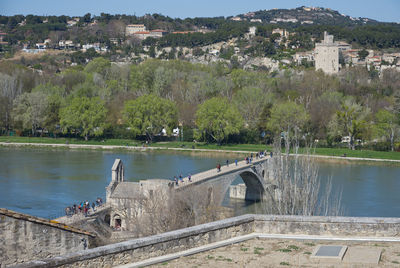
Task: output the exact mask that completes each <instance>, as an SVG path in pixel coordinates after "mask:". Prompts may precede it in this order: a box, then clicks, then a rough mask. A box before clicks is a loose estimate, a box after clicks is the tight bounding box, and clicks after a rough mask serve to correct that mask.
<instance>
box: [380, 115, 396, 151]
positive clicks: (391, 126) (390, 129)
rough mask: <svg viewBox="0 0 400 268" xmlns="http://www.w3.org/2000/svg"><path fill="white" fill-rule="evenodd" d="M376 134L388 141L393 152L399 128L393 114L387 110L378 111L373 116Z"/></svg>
mask: <svg viewBox="0 0 400 268" xmlns="http://www.w3.org/2000/svg"><path fill="white" fill-rule="evenodd" d="M375 117H376V127H377V129H378V133H379V134H380V135H383V136H385V137H386V139H388V140H389V141H390V149H391V150H392V151H394V140H395V138H396V136H397V135H398V133H399V129H400V126H399V124H398V122H399V121H398V118H397V116H396V114H395V113H393V112H391V111H388V110H384V109H382V110H379V111H378V113H377V114H376V115H375Z"/></svg>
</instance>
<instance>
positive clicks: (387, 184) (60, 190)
mask: <svg viewBox="0 0 400 268" xmlns="http://www.w3.org/2000/svg"><path fill="white" fill-rule="evenodd" d="M115 158H121V159H122V161H123V162H124V165H125V176H126V179H127V180H129V181H137V180H139V179H151V178H165V179H168V178H169V179H171V178H173V176H175V175H176V176H178V175H179V174H181V173H182V175H183V176H186V175H187V174H188V173H192V174H194V173H197V172H200V171H204V170H207V169H210V168H215V166H216V164H217V163H221V164H223V163H225V160H226V159H227V158H229V159H230V160H231V161H232V160H234V158H235V156H234V155H223V154H215V155H213V154H197V153H196V154H193V153H174V152H172V153H171V152H166V151H161V152H110V151H108V152H107V151H86V150H83V151H70V150H56V151H54V150H43V149H16V148H0V207H5V208H8V209H12V210H16V211H20V212H23V213H28V214H31V215H36V216H41V217H57V216H61V214H62V213H63V209H64V207H66V206H69V205H72V204H73V203H75V202H79V201H83V200H88V201H93V200H95V199H96V198H97V197H102V198H103V199H104V197H105V187H106V186H107V184H108V183H109V180H110V176H111V166H112V164H113V162H114V159H115ZM319 167H320V178H321V182H322V185H321V187H324V183H325V182H326V180H327V179H328V178H329V176H332V180H333V186H334V189H342V191H343V194H342V203H343V205H344V207H345V208H346V215H351V216H383V217H399V216H400V206H399V204H400V194H398V190H399V189H400V167H391V166H372V165H360V164H357V165H338V164H329V163H321V164H319ZM240 182H241V180H240V179H238V180H236V181H235V183H240ZM225 204H227V205H228V206H230V207H234V208H235V214H236V215H240V214H244V213H260V211H261V209H260V208H259V204H258V205H249V204H248V203H246V202H244V201H240V200H239V201H237V200H230V201H229V200H228V201H226V203H225Z"/></svg>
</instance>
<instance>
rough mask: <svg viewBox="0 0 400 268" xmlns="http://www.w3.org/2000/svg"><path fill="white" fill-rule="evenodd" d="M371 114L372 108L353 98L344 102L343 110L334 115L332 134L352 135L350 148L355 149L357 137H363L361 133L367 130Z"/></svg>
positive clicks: (331, 124) (330, 125) (331, 126)
mask: <svg viewBox="0 0 400 268" xmlns="http://www.w3.org/2000/svg"><path fill="white" fill-rule="evenodd" d="M369 114H370V109H369V108H367V107H363V106H361V105H360V104H358V103H356V102H354V101H353V100H352V99H351V98H348V99H346V100H345V101H344V102H343V103H342V107H341V110H339V111H337V112H336V114H335V115H334V116H333V118H332V120H331V122H330V124H329V129H330V135H331V136H338V135H339V136H340V135H341V136H346V135H348V136H349V137H350V142H349V149H350V148H351V149H352V150H354V149H355V139H358V138H362V136H361V134H362V133H363V132H364V133H365V131H366V130H367V127H368V125H367V121H366V118H367V117H368V116H369Z"/></svg>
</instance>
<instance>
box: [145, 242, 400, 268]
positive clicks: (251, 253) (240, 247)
mask: <svg viewBox="0 0 400 268" xmlns="http://www.w3.org/2000/svg"><path fill="white" fill-rule="evenodd" d="M318 245H345V246H348V251H347V253H346V254H348V253H349V250H350V249H357V250H361V251H362V252H364V253H363V254H364V255H363V254H360V257H361V259H362V260H364V261H365V262H368V257H370V256H371V255H373V252H375V253H376V252H379V251H381V257H380V261H379V264H378V265H377V264H372V263H370V264H368V263H364V264H362V263H351V261H350V260H349V254H348V256H346V254H345V255H344V258H343V261H335V260H331V261H329V260H319V261H318V260H315V259H312V258H310V256H311V254H312V252H313V251H314V249H315V248H316V247H317V246H318ZM375 255H376V254H375ZM377 256H379V254H378V255H377ZM378 258H379V257H378ZM288 266H292V267H363V268H366V267H400V243H397V242H349V241H310V240H307V241H305V240H277V239H254V240H249V241H246V242H242V243H238V244H234V245H231V246H227V247H222V248H219V249H215V250H210V251H206V252H203V253H199V254H195V255H192V256H188V257H182V258H179V259H176V260H173V261H170V262H166V263H160V264H158V265H154V266H152V267H182V268H189V267H217V268H224V267H257V268H261V267H288Z"/></svg>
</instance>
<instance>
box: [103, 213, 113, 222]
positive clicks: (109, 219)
mask: <svg viewBox="0 0 400 268" xmlns="http://www.w3.org/2000/svg"><path fill="white" fill-rule="evenodd" d="M104 222H105V223H107V225H110V223H111V216H110V214H106V215H105V216H104Z"/></svg>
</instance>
